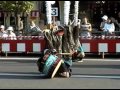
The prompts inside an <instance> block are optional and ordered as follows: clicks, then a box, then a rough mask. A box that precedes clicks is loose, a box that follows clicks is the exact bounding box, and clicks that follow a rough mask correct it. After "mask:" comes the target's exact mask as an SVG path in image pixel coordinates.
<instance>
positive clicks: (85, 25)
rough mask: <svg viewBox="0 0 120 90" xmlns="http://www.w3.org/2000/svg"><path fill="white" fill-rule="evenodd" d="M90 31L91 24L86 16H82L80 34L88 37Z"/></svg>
mask: <svg viewBox="0 0 120 90" xmlns="http://www.w3.org/2000/svg"><path fill="white" fill-rule="evenodd" d="M91 31H92V25H91V23H89V21H88V18H87V17H84V18H83V19H82V21H81V25H80V36H85V37H90V36H91Z"/></svg>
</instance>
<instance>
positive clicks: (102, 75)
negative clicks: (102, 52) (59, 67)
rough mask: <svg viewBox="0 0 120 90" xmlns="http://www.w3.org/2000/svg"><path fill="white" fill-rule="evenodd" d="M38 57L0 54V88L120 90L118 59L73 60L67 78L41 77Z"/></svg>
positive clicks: (119, 62) (119, 61)
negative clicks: (69, 74)
mask: <svg viewBox="0 0 120 90" xmlns="http://www.w3.org/2000/svg"><path fill="white" fill-rule="evenodd" d="M37 59H38V57H32V58H31V57H26V58H25V57H1V58H0V89H119V88H120V60H119V59H118V58H114V59H110V58H107V59H100V58H98V59H96V58H85V59H83V62H79V63H78V62H73V66H72V76H71V77H70V78H61V77H54V78H53V79H45V78H43V74H41V73H40V72H39V71H38V68H37V65H36V61H37Z"/></svg>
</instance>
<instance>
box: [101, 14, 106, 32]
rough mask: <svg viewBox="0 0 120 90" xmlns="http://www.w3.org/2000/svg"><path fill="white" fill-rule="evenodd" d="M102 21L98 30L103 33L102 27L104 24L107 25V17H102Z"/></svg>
mask: <svg viewBox="0 0 120 90" xmlns="http://www.w3.org/2000/svg"><path fill="white" fill-rule="evenodd" d="M102 20H103V21H102V22H101V24H100V30H102V31H103V28H104V25H105V23H107V20H108V16H107V15H104V16H103V17H102Z"/></svg>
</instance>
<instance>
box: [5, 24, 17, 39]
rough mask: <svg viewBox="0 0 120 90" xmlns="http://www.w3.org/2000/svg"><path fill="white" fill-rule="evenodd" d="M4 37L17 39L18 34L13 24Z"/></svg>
mask: <svg viewBox="0 0 120 90" xmlns="http://www.w3.org/2000/svg"><path fill="white" fill-rule="evenodd" d="M3 38H4V39H7V40H17V38H16V34H15V33H14V29H13V27H12V26H9V27H8V28H7V33H5V34H3Z"/></svg>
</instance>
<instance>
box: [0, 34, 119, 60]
mask: <svg viewBox="0 0 120 90" xmlns="http://www.w3.org/2000/svg"><path fill="white" fill-rule="evenodd" d="M16 38H17V40H7V39H6V40H3V39H0V51H1V52H3V53H6V56H7V53H10V52H15V53H18V52H25V53H36V52H38V53H40V52H41V51H43V50H44V49H45V48H46V40H45V38H44V36H17V37H16ZM80 42H81V44H82V47H83V50H84V52H85V53H102V58H104V55H105V53H119V52H120V36H105V37H104V38H102V36H91V37H84V36H83V37H80Z"/></svg>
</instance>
